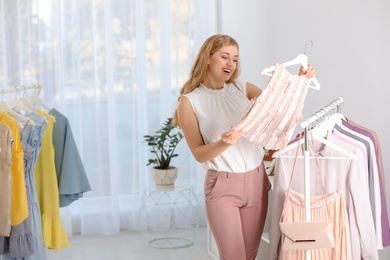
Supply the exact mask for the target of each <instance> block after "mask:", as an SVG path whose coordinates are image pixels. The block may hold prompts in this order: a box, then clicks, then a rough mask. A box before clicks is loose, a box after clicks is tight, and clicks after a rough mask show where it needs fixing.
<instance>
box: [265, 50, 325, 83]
mask: <svg viewBox="0 0 390 260" xmlns="http://www.w3.org/2000/svg"><path fill="white" fill-rule="evenodd" d="M308 60H309V58H308V57H307V56H306V55H305V54H299V55H298V56H297V57H296V58H295V59H293V60H291V61H288V62H285V63H283V66H284V67H289V66H293V65H297V64H300V65H302V67H303V68H304V69H307V68H308ZM275 68H276V66H272V67H269V68H265V69H263V71H262V72H261V74H263V75H268V76H271V75H272V73H271V72H273V71H274V70H275ZM311 82H313V84H314V86H312V85H310V86H309V87H310V88H313V89H315V90H320V87H321V86H320V83H318V81H317V79H316V78H312V79H311Z"/></svg>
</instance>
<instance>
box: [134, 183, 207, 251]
mask: <svg viewBox="0 0 390 260" xmlns="http://www.w3.org/2000/svg"><path fill="white" fill-rule="evenodd" d="M140 213H141V229H142V231H143V232H144V233H145V234H147V235H148V236H150V240H149V242H148V244H149V246H151V247H155V248H179V247H186V246H190V245H192V244H193V243H194V237H195V231H196V229H197V228H198V224H199V215H198V201H197V199H196V196H195V193H194V190H193V188H192V187H191V186H189V185H177V184H176V185H173V186H167V187H164V186H152V187H149V188H147V189H145V192H144V194H143V196H142V203H141V210H140Z"/></svg>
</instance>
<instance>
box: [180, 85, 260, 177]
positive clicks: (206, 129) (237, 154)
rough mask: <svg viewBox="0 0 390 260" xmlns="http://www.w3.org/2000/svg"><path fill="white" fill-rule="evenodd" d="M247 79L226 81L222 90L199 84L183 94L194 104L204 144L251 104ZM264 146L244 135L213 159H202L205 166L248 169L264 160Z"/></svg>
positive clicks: (237, 117)
mask: <svg viewBox="0 0 390 260" xmlns="http://www.w3.org/2000/svg"><path fill="white" fill-rule="evenodd" d="M245 93H246V83H245V82H236V86H235V85H234V84H233V83H229V84H226V83H225V84H224V87H223V88H222V89H220V90H213V89H209V88H206V87H205V86H204V85H202V84H201V85H200V86H199V87H197V88H195V89H194V90H193V91H192V92H190V93H188V94H186V95H184V96H185V97H187V98H188V100H189V101H190V103H191V105H192V109H193V111H194V113H195V115H196V117H197V119H198V123H199V128H200V133H201V135H202V137H203V141H204V143H205V144H209V143H213V142H216V141H218V140H219V139H220V138H221V134H222V133H224V132H227V131H229V130H230V129H231V128H232V127H233V126H234V125H235V124H236V123H237V122H238V121H239V120H240V118H241V117H242V115H243V114H244V113H245V111H246V109H247V107H248V106H249V104H250V100H249V99H248V98H247V97H246V94H245ZM263 157H264V151H263V148H262V147H261V146H260V145H258V144H254V143H252V142H250V141H249V140H247V139H246V138H243V137H241V138H240V139H239V140H238V141H237V142H236V143H235V144H234V145H232V146H231V147H229V148H228V149H227V150H226V151H224V152H223V153H221V154H220V155H219V156H217V157H215V158H214V159H212V160H210V161H207V162H205V163H202V166H203V167H204V168H206V169H212V170H217V171H226V172H245V171H250V170H253V169H254V168H256V167H257V166H259V165H260V164H261V162H262V160H263Z"/></svg>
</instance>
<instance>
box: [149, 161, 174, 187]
mask: <svg viewBox="0 0 390 260" xmlns="http://www.w3.org/2000/svg"><path fill="white" fill-rule="evenodd" d="M177 170H178V168H177V167H174V166H172V167H170V168H168V169H156V168H154V167H153V168H150V173H151V174H152V177H153V179H154V182H155V184H156V185H157V186H172V185H173V184H175V181H176V178H177Z"/></svg>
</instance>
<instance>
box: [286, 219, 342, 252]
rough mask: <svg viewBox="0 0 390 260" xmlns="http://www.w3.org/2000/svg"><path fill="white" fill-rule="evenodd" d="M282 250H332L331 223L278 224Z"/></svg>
mask: <svg viewBox="0 0 390 260" xmlns="http://www.w3.org/2000/svg"><path fill="white" fill-rule="evenodd" d="M280 230H281V231H282V234H283V235H282V250H303V249H319V248H333V247H334V237H333V231H332V222H331V221H311V222H285V223H282V222H281V223H280Z"/></svg>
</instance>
